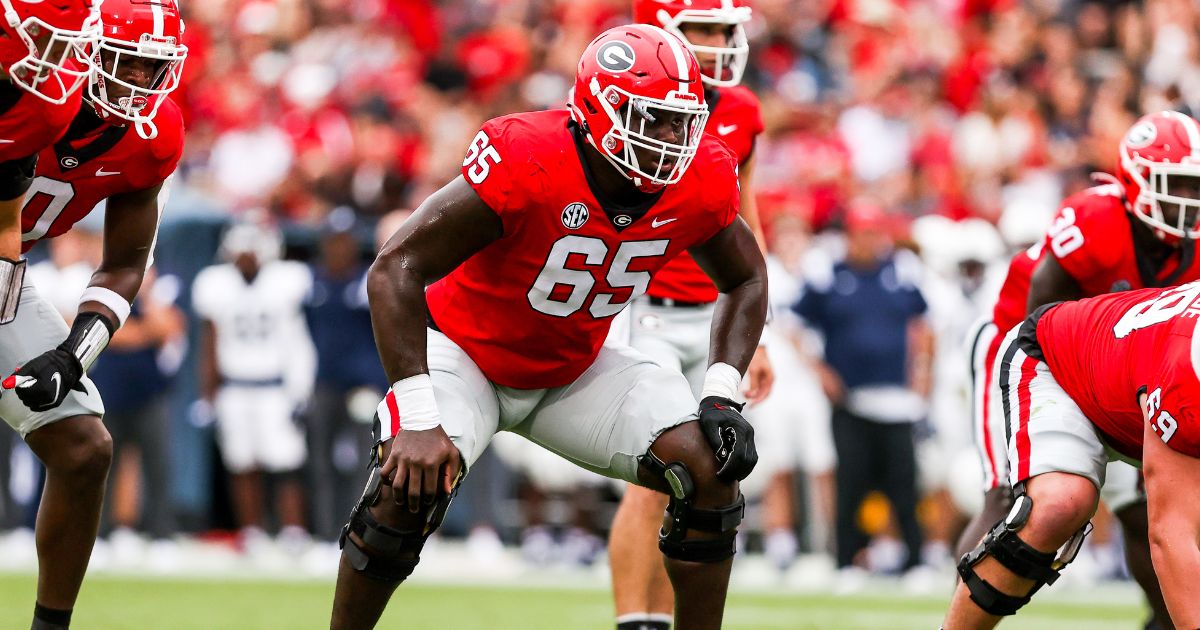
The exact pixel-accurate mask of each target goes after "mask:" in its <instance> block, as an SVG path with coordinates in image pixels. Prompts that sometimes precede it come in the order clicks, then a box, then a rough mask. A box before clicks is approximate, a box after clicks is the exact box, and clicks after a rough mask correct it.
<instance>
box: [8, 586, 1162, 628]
mask: <svg viewBox="0 0 1200 630" xmlns="http://www.w3.org/2000/svg"><path fill="white" fill-rule="evenodd" d="M33 593H34V578H33V577H32V576H30V575H3V576H0V628H2V629H4V630H7V629H9V628H12V629H14V630H24V629H25V628H28V627H29V616H30V613H31V612H32V609H33ZM332 596H333V585H332V584H331V583H329V582H323V581H322V582H313V581H297V582H291V581H249V580H221V581H218V580H177V579H169V580H152V579H138V578H127V577H114V576H106V575H99V576H94V577H89V578H88V581H87V582H86V583H85V584H84V589H83V593H82V594H81V595H80V599H79V604H78V606H77V612H76V613H75V617H74V620H73V627H76V628H80V629H81V630H92V629H99V630H124V629H129V630H151V629H153V630H157V629H170V630H191V629H195V630H226V629H228V630H260V629H261V630H276V629H280V630H284V629H286V630H293V629H294V630H302V629H307V628H314V629H317V628H325V627H328V619H329V605H330V601H331V599H332ZM944 610H945V600H944V599H939V598H907V597H903V596H896V597H891V596H884V595H872V596H858V597H844V598H843V597H831V596H821V595H794V596H793V595H779V594H772V595H750V594H745V593H738V594H735V595H733V596H732V597H731V599H730V603H729V606H728V610H727V612H726V623H725V628H727V629H729V630H751V629H762V630H770V629H776V628H788V629H790V630H807V629H814V630H859V629H862V630H868V629H869V630H878V629H887V630H904V629H907V628H913V629H917V628H920V629H923V630H930V629H933V628H937V627H938V624H939V622H940V620H941V617H942V613H943V612H944ZM1142 614H1143V613H1142V611H1141V609H1140V608H1138V607H1136V606H1129V605H1124V606H1117V605H1109V604H1094V603H1087V604H1085V603H1061V602H1044V601H1043V602H1036V603H1034V604H1031V605H1030V606H1029V607H1028V608H1027V609H1025V610H1023V611H1022V612H1021V614H1020V616H1019V617H1017V619H1016V620H1015V622H1010V623H1009V624H1007V627H1010V628H1020V629H1022V630H1040V629H1045V630H1051V629H1053V630H1062V629H1063V628H1088V629H1089V630H1105V629H1109V628H1112V629H1118V628H1119V629H1121V630H1133V629H1134V628H1140V627H1141V626H1140V623H1139V622H1140V620H1141V619H1142ZM610 619H611V606H610V603H609V595H608V592H607V591H605V590H600V589H545V588H499V587H495V588H492V587H476V586H472V587H449V586H436V585H429V584H408V585H405V586H404V587H402V588H401V589H400V591H399V592H398V593H397V595H396V597H394V598H393V600H392V602H391V605H390V606H389V609H388V611H387V613H386V614H385V615H384V618H383V621H382V622H381V623H380V624H379V627H380V628H396V629H400V628H403V629H405V630H409V629H413V630H424V629H426V628H428V629H430V630H460V629H461V630H510V629H511V630H551V629H554V630H558V629H572V630H574V629H576V628H578V629H581V630H606V629H609V628H612V622H611V621H610Z"/></svg>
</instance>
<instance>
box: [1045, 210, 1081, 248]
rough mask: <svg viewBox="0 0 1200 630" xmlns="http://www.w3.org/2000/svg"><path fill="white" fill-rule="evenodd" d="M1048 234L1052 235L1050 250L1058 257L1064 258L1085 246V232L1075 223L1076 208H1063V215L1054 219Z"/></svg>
mask: <svg viewBox="0 0 1200 630" xmlns="http://www.w3.org/2000/svg"><path fill="white" fill-rule="evenodd" d="M1046 235H1047V236H1049V237H1050V251H1052V252H1054V256H1055V257H1057V258H1063V257H1065V256H1066V255H1067V254H1070V253H1071V252H1073V251H1075V250H1077V249H1079V248H1080V247H1081V246H1083V232H1081V231H1080V230H1079V226H1078V225H1075V209H1074V208H1071V207H1069V206H1068V207H1066V208H1063V209H1062V215H1061V216H1059V217H1058V218H1057V219H1055V220H1054V223H1053V224H1052V225H1051V226H1050V229H1049V230H1047V231H1046Z"/></svg>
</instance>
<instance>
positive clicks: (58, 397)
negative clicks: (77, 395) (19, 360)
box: [4, 346, 85, 411]
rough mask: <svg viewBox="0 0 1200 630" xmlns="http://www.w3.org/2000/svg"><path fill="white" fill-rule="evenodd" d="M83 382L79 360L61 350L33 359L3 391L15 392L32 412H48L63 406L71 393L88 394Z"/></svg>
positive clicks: (22, 367) (10, 379)
mask: <svg viewBox="0 0 1200 630" xmlns="http://www.w3.org/2000/svg"><path fill="white" fill-rule="evenodd" d="M82 378H83V366H82V365H80V363H79V359H77V358H75V355H73V354H71V353H70V352H67V351H66V350H64V349H63V348H62V346H59V347H57V348H55V349H53V350H48V351H46V352H44V353H42V354H40V355H38V356H36V357H34V358H33V359H30V360H29V362H28V363H26V364H25V365H23V366H21V367H20V369H18V370H17V371H16V372H15V373H13V374H12V375H11V376H9V377H8V378H6V379H4V388H5V389H15V390H16V392H17V397H18V398H20V399H21V402H23V403H25V406H26V407H29V409H30V411H49V410H51V409H54V408H55V407H57V406H59V405H61V404H62V401H63V400H65V399H66V398H67V394H69V393H70V392H71V390H76V391H80V392H83V391H85V390H84V389H83V386H82V384H80V382H79V380H80V379H82Z"/></svg>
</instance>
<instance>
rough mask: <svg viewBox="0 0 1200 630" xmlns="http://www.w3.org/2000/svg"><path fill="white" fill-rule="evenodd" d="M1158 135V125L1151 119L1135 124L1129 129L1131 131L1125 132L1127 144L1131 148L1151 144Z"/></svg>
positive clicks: (1139, 147)
mask: <svg viewBox="0 0 1200 630" xmlns="http://www.w3.org/2000/svg"><path fill="white" fill-rule="evenodd" d="M1157 137H1158V127H1155V126H1154V123H1152V122H1150V121H1149V120H1143V121H1142V122H1140V123H1138V124H1136V125H1134V126H1133V127H1131V128H1130V129H1129V133H1127V134H1125V144H1126V145H1128V146H1129V148H1131V149H1141V148H1143V147H1148V146H1150V143H1152V142H1154V139H1155V138H1157Z"/></svg>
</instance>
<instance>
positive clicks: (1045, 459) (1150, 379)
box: [945, 172, 1200, 630]
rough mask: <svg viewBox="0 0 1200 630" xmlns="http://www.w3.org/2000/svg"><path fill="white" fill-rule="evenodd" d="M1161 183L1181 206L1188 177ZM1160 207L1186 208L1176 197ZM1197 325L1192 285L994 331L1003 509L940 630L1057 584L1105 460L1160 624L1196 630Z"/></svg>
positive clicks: (981, 624) (973, 622)
mask: <svg viewBox="0 0 1200 630" xmlns="http://www.w3.org/2000/svg"><path fill="white" fill-rule="evenodd" d="M1165 178H1166V180H1167V181H1166V182H1165V184H1166V186H1167V189H1168V190H1172V191H1177V192H1182V191H1181V190H1179V189H1178V188H1176V185H1175V184H1176V183H1177V182H1179V183H1181V184H1182V185H1183V186H1185V187H1187V188H1190V189H1191V190H1190V191H1189V192H1190V193H1191V194H1190V195H1189V196H1191V195H1194V194H1195V193H1196V192H1198V191H1200V178H1197V177H1196V176H1195V175H1182V174H1181V173H1180V172H1175V173H1171V174H1168V175H1166V176H1165ZM1187 180H1190V181H1187ZM1185 182H1186V183H1185ZM1167 203H1171V204H1183V205H1191V208H1190V213H1195V212H1196V211H1197V209H1198V207H1197V206H1196V205H1195V202H1194V201H1193V202H1189V201H1186V200H1184V198H1183V197H1182V196H1181V197H1178V198H1177V199H1176V200H1175V201H1170V202H1167ZM1164 214H1166V213H1164ZM1179 225H1180V224H1175V227H1179ZM1198 317H1200V283H1191V284H1186V285H1183V286H1180V287H1176V288H1173V289H1168V290H1166V291H1163V290H1161V289H1141V290H1137V291H1129V292H1125V293H1118V294H1113V295H1105V296H1101V297H1096V298H1091V299H1086V300H1082V301H1078V302H1066V303H1063V304H1058V305H1048V306H1044V307H1042V308H1040V309H1038V310H1036V311H1034V312H1033V314H1032V315H1030V316H1029V318H1028V319H1027V320H1026V321H1025V322H1023V323H1022V324H1020V325H1019V326H1017V327H1015V328H1013V329H1012V330H1011V331H1009V332H1008V334H1007V336H1006V337H1005V338H1004V341H1003V343H1002V344H1001V347H1000V353H1001V354H1000V358H999V360H998V362H997V370H998V374H997V385H996V387H994V388H993V391H995V392H996V394H997V395H998V396H999V397H1000V399H1001V403H1002V407H1003V409H1004V416H1005V422H1006V426H1007V429H1008V432H1009V433H1010V434H1011V436H1012V437H1011V438H1010V439H1009V442H1008V459H1009V465H1010V470H1009V482H1010V483H1011V484H1012V485H1013V486H1014V488H1015V492H1016V495H1017V498H1016V501H1015V503H1014V504H1013V508H1012V510H1011V511H1010V512H1009V514H1008V516H1007V517H1005V518H1004V519H1002V520H1000V521H998V522H997V523H996V524H995V525H994V526H993V527H992V529H991V531H990V532H988V534H987V536H986V537H985V538H984V542H983V544H981V545H980V546H979V548H978V549H976V550H975V551H973V552H972V553H971V554H969V555H968V557H967V562H966V564H967V566H968V568H969V570H968V571H966V572H965V573H964V576H965V579H966V582H965V583H960V584H959V585H958V589H957V590H956V591H955V593H954V599H953V600H952V601H951V603H950V610H949V612H947V615H946V621H945V628H946V630H963V629H973V628H991V627H993V626H995V625H996V623H998V622H999V621H1000V619H1001V616H1002V615H1008V614H1013V613H1015V612H1016V611H1017V609H1018V608H1020V607H1021V606H1022V605H1023V604H1025V603H1026V602H1028V601H1029V598H1030V597H1031V596H1032V595H1033V593H1034V592H1036V591H1037V590H1038V589H1039V588H1041V587H1042V586H1044V585H1046V584H1052V583H1053V582H1054V581H1055V580H1056V579H1057V578H1058V575H1059V571H1061V570H1062V569H1063V567H1065V566H1066V565H1067V564H1068V563H1070V561H1071V560H1072V559H1073V558H1074V556H1075V554H1076V552H1078V550H1079V546H1080V545H1081V544H1082V542H1083V537H1084V535H1085V534H1086V531H1087V527H1088V520H1089V519H1090V518H1091V517H1092V514H1093V513H1094V512H1095V510H1096V503H1097V500H1098V498H1099V489H1100V486H1101V485H1102V484H1103V483H1104V478H1105V469H1106V465H1107V463H1108V462H1109V461H1110V460H1112V459H1121V460H1124V461H1128V462H1133V463H1140V465H1141V466H1142V469H1143V471H1144V472H1145V484H1146V497H1147V501H1148V503H1149V521H1150V524H1151V528H1152V530H1153V532H1154V535H1153V536H1152V537H1151V539H1150V547H1151V555H1152V556H1153V558H1154V570H1155V572H1156V573H1157V574H1158V577H1159V582H1160V583H1161V584H1162V590H1163V595H1164V598H1165V600H1166V607H1167V609H1168V610H1169V611H1170V616H1169V620H1170V621H1172V622H1174V627H1176V628H1198V627H1200V585H1198V584H1197V582H1196V574H1197V572H1198V571H1200V543H1198V542H1197V541H1200V502H1197V501H1196V500H1195V495H1194V493H1193V492H1192V491H1191V489H1192V488H1195V486H1196V484H1197V483H1200V424H1198V422H1200V408H1198V407H1197V403H1198V401H1200V330H1198V328H1197V321H1198V320H1197V318H1198ZM1167 620H1168V618H1166V617H1164V618H1163V619H1161V620H1160V621H1164V622H1165V621H1167Z"/></svg>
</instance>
